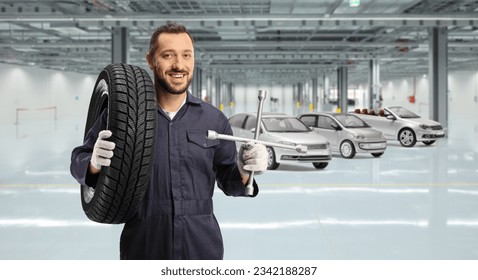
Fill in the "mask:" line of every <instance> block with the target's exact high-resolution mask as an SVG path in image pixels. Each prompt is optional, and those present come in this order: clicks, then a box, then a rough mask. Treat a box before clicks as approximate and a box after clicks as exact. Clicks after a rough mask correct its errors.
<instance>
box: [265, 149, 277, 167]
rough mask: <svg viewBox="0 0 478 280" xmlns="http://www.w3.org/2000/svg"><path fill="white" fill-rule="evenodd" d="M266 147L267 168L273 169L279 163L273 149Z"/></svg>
mask: <svg viewBox="0 0 478 280" xmlns="http://www.w3.org/2000/svg"><path fill="white" fill-rule="evenodd" d="M266 149H267V169H269V170H274V169H277V167H279V163H277V162H276V154H275V152H274V149H272V148H271V147H266Z"/></svg>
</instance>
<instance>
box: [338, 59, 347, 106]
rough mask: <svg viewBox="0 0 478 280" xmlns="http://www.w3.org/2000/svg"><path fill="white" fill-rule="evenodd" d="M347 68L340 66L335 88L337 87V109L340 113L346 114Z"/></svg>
mask: <svg viewBox="0 0 478 280" xmlns="http://www.w3.org/2000/svg"><path fill="white" fill-rule="evenodd" d="M347 79H348V77H347V67H345V66H340V67H339V68H338V69H337V87H338V99H339V100H338V101H339V102H338V108H337V109H339V111H340V112H344V113H345V112H347V105H348V96H347V95H348V94H347V92H348V88H347Z"/></svg>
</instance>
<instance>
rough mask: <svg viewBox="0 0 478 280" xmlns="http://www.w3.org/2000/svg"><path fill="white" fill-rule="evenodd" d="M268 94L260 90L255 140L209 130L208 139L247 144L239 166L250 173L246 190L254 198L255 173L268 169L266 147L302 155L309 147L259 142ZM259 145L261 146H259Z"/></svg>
mask: <svg viewBox="0 0 478 280" xmlns="http://www.w3.org/2000/svg"><path fill="white" fill-rule="evenodd" d="M266 94H267V93H266V91H264V90H259V96H258V98H259V106H258V110H257V118H256V129H255V133H254V139H248V138H241V137H235V136H231V135H225V134H219V133H217V132H215V131H212V130H209V131H208V135H207V138H208V139H221V140H230V141H239V142H244V143H246V144H245V145H244V144H243V145H242V146H241V149H240V150H239V155H238V157H239V158H238V166H239V169H240V170H241V169H242V170H241V172H244V170H246V171H250V175H249V181H248V183H247V186H246V189H245V194H246V195H248V196H252V195H253V191H254V187H253V182H254V173H255V172H254V171H255V170H260V171H261V172H260V173H262V171H263V170H265V169H266V168H267V164H266V166H265V167H264V166H263V163H264V162H265V163H267V151H266V150H265V146H272V147H279V148H284V149H291V150H296V151H298V152H300V153H306V152H307V147H305V146H301V145H285V144H279V143H272V142H266V141H261V140H258V138H259V133H260V129H261V122H262V107H263V106H264V100H265V98H266ZM257 144H260V145H257ZM264 145H265V146H264ZM264 156H265V157H266V158H265V161H264V158H263V157H264Z"/></svg>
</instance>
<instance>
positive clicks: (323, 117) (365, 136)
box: [298, 113, 387, 158]
mask: <svg viewBox="0 0 478 280" xmlns="http://www.w3.org/2000/svg"><path fill="white" fill-rule="evenodd" d="M298 118H299V119H300V120H301V121H303V122H304V123H305V124H307V125H308V126H309V127H311V128H313V129H314V131H316V132H317V133H319V134H320V135H322V136H324V137H325V138H327V140H328V141H329V142H330V146H331V149H332V151H339V152H340V154H341V155H342V157H344V158H353V157H354V156H355V154H356V153H370V154H371V155H372V156H374V157H380V156H381V155H383V153H384V152H385V149H386V148H387V140H386V139H385V137H384V136H383V133H382V132H380V131H378V130H375V129H373V128H371V127H370V125H368V124H367V123H366V122H364V121H363V120H361V119H360V118H358V117H356V116H354V115H352V114H347V113H305V114H302V115H299V116H298Z"/></svg>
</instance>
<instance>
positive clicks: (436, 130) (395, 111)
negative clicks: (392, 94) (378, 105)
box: [356, 106, 445, 147]
mask: <svg viewBox="0 0 478 280" xmlns="http://www.w3.org/2000/svg"><path fill="white" fill-rule="evenodd" d="M362 112H363V111H362ZM356 116H358V117H360V118H361V119H363V120H364V121H365V122H367V123H368V124H370V125H371V126H372V127H373V128H375V129H377V130H380V131H382V132H383V133H384V134H385V137H386V138H387V139H390V140H398V141H399V142H400V144H401V145H402V146H404V147H413V146H415V144H416V143H417V141H421V142H423V144H425V145H431V144H433V143H435V141H436V139H439V138H443V137H445V130H444V129H443V126H442V125H441V124H440V123H439V122H436V121H432V120H429V119H426V118H422V117H420V116H419V115H417V114H415V113H412V112H410V111H409V110H407V109H405V108H403V107H401V106H393V107H386V108H383V109H382V110H380V111H379V112H378V114H377V115H375V114H370V113H368V114H364V113H361V114H356Z"/></svg>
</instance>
